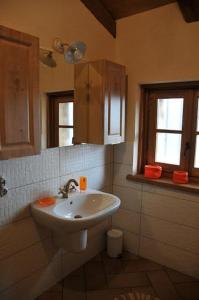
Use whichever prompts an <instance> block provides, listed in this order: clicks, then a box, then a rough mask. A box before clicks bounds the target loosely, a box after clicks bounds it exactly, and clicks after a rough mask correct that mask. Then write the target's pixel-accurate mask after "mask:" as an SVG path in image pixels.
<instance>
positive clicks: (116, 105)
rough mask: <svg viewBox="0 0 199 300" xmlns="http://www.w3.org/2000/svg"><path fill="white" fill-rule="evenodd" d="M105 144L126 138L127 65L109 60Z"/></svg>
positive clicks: (107, 66)
mask: <svg viewBox="0 0 199 300" xmlns="http://www.w3.org/2000/svg"><path fill="white" fill-rule="evenodd" d="M105 74H106V75H105V102H104V105H105V107H104V144H118V143H121V142H124V139H125V67H124V66H122V65H118V64H115V63H112V62H109V61H107V63H106V73H105Z"/></svg>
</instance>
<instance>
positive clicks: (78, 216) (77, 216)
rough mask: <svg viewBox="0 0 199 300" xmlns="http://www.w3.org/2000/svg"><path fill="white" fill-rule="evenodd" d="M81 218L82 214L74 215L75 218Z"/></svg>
mask: <svg viewBox="0 0 199 300" xmlns="http://www.w3.org/2000/svg"><path fill="white" fill-rule="evenodd" d="M81 218H82V216H81V215H75V216H74V219H81Z"/></svg>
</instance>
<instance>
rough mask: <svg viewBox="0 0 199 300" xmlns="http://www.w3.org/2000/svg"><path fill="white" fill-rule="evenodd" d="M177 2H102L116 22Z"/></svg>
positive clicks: (134, 0)
mask: <svg viewBox="0 0 199 300" xmlns="http://www.w3.org/2000/svg"><path fill="white" fill-rule="evenodd" d="M175 1H176V0H101V3H102V4H103V5H104V7H105V8H106V9H107V10H108V11H109V13H110V14H111V16H112V17H113V19H114V20H118V19H121V18H124V17H128V16H131V15H135V14H137V13H140V12H143V11H146V10H149V9H153V8H156V7H158V6H162V5H165V4H168V3H172V2H175Z"/></svg>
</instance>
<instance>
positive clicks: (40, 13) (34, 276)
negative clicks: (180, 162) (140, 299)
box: [0, 0, 115, 300]
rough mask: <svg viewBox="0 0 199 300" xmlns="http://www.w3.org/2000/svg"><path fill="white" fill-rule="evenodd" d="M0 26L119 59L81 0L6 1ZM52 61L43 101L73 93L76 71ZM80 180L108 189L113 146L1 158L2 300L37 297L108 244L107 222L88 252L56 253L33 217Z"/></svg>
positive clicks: (0, 4) (48, 43)
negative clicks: (41, 204)
mask: <svg viewBox="0 0 199 300" xmlns="http://www.w3.org/2000/svg"><path fill="white" fill-rule="evenodd" d="M0 24H1V25H4V26H7V27H10V28H13V29H16V30H19V31H22V32H26V33H29V34H32V35H35V36H37V37H39V39H40V45H41V46H42V47H46V48H51V47H52V41H53V39H54V38H55V37H60V38H61V39H62V40H63V41H64V42H68V43H71V42H72V41H75V40H82V41H84V42H85V43H86V44H87V56H86V59H87V60H91V59H99V58H101V59H102V58H112V56H113V55H114V51H115V47H114V46H115V40H114V39H113V37H112V36H111V35H110V34H109V33H108V32H107V31H106V29H105V28H104V27H103V26H102V25H101V24H100V23H99V22H98V21H97V20H96V19H95V17H94V16H93V15H92V14H91V13H90V12H89V11H88V9H87V8H86V7H85V6H84V5H83V4H82V3H81V2H80V1H79V0H56V1H54V0H42V1H39V0H35V1H32V0H14V1H13V0H1V1H0ZM54 57H55V59H56V61H57V67H56V68H54V69H51V68H48V67H46V66H44V65H42V64H41V65H40V92H41V98H42V99H43V98H44V99H45V97H44V93H45V92H47V91H58V90H70V89H73V88H74V79H73V69H74V66H73V65H69V64H67V63H66V62H65V61H64V57H63V55H60V54H57V53H55V54H54ZM43 104H44V102H43ZM43 106H44V105H43ZM44 124H45V121H43V125H44ZM44 129H45V128H44V126H43V128H42V134H43V136H45V130H44ZM80 175H86V176H88V185H89V186H90V187H92V188H96V189H100V190H102V189H105V190H111V188H112V149H111V147H103V146H94V145H93V146H92V145H91V146H89V145H84V146H83V145H82V146H75V147H67V148H60V149H58V148H54V149H49V150H45V151H42V153H41V155H37V156H32V157H24V158H19V159H13V160H8V161H0V176H3V177H4V178H5V179H6V181H7V186H8V194H7V196H6V197H4V198H1V199H0V299H1V300H16V299H20V300H23V299H24V300H28V299H33V298H36V296H38V295H39V294H40V293H42V291H44V290H46V289H48V288H49V287H50V286H51V285H53V284H55V283H56V282H57V281H58V280H60V279H61V278H63V277H64V276H65V275H66V274H67V273H69V272H70V271H72V270H73V269H75V268H77V267H79V266H80V265H81V264H83V263H84V262H85V261H87V260H88V259H89V258H91V257H92V256H94V255H95V254H97V253H98V252H99V251H100V250H101V249H102V248H103V247H104V240H105V239H104V232H105V231H106V229H107V227H108V226H109V222H108V221H107V222H104V223H102V224H100V225H98V226H97V227H96V228H94V229H93V230H91V231H90V232H89V239H88V243H89V245H88V249H87V250H86V251H85V252H83V253H82V254H79V255H77V254H70V253H63V252H62V251H60V250H58V249H55V248H54V245H53V243H52V239H51V234H50V232H48V231H45V230H43V229H41V228H39V227H38V226H37V225H36V223H35V222H34V220H33V219H32V217H31V214H30V207H29V206H30V203H31V202H33V201H34V200H36V199H38V198H41V197H43V196H46V195H55V194H57V192H58V189H59V187H60V186H61V185H62V184H64V183H66V181H67V180H68V179H69V178H71V177H72V178H78V177H79V176H80Z"/></svg>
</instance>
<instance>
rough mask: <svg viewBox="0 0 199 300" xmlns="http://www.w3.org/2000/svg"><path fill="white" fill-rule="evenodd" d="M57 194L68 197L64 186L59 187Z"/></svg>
mask: <svg viewBox="0 0 199 300" xmlns="http://www.w3.org/2000/svg"><path fill="white" fill-rule="evenodd" d="M58 194H61V195H62V198H68V192H67V191H66V189H65V186H64V187H63V188H59V192H58Z"/></svg>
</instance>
